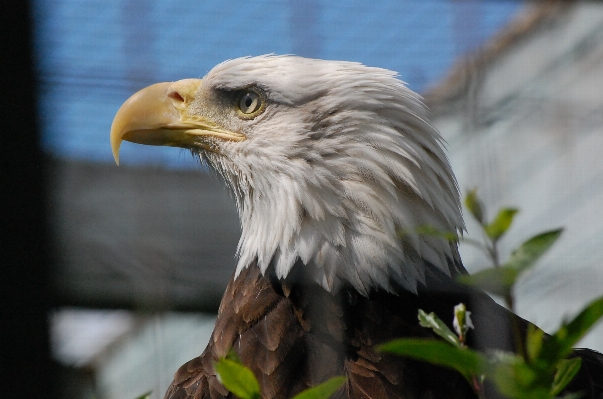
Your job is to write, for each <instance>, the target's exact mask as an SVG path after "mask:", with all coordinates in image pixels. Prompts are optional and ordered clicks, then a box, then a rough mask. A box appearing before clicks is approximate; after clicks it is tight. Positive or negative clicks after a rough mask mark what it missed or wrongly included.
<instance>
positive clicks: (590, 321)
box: [542, 297, 603, 364]
mask: <svg viewBox="0 0 603 399" xmlns="http://www.w3.org/2000/svg"><path fill="white" fill-rule="evenodd" d="M602 317H603V297H600V298H598V299H596V300H594V301H592V302H591V303H590V304H589V305H588V306H587V307H586V308H584V309H583V310H582V312H580V314H578V315H577V316H576V317H574V319H573V320H571V321H570V322H569V323H563V325H562V326H561V327H560V328H559V330H557V332H556V333H555V334H553V336H552V337H550V339H548V340H546V341H545V342H544V343H543V349H542V358H543V359H545V360H547V361H548V362H549V363H550V364H555V363H556V362H557V361H558V360H560V359H563V358H564V357H566V356H567V355H568V354H569V353H570V352H571V351H572V347H573V346H574V345H576V344H577V343H578V341H579V340H580V339H582V337H584V335H586V333H587V332H588V330H590V328H591V327H592V326H594V325H595V324H596V323H597V322H598V321H599V320H600V319H601V318H602Z"/></svg>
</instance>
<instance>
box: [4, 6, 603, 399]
mask: <svg viewBox="0 0 603 399" xmlns="http://www.w3.org/2000/svg"><path fill="white" fill-rule="evenodd" d="M29 12H30V14H29V15H30V16H31V25H30V26H31V29H32V30H31V33H32V43H33V65H34V74H35V75H34V76H35V79H36V82H37V86H36V92H37V95H38V99H37V112H38V118H37V119H36V121H37V124H38V126H39V132H40V136H39V137H40V143H41V150H42V152H41V157H42V158H41V161H39V162H38V163H37V164H36V165H37V167H40V168H41V169H42V173H43V177H44V179H45V183H46V184H45V186H44V187H45V190H46V191H45V194H44V195H45V202H44V206H43V212H45V214H46V216H47V217H48V221H49V225H48V226H49V227H48V236H47V237H48V243H49V245H48V248H49V250H48V253H49V257H48V259H50V260H48V261H47V262H46V263H44V262H42V264H40V265H37V266H36V267H38V268H40V269H44V273H47V277H48V278H47V282H48V284H47V292H48V297H49V298H51V299H50V300H49V302H48V303H49V305H48V307H47V310H48V311H49V315H48V319H47V327H48V332H47V334H48V340H49V342H50V346H49V351H50V354H51V357H52V359H53V362H54V364H55V365H56V370H57V380H58V381H59V383H60V384H59V390H58V393H57V395H58V396H57V397H61V398H82V399H84V398H85V399H91V398H97V399H133V398H135V397H137V396H139V395H141V394H143V393H145V392H147V391H153V393H152V398H161V397H163V393H164V392H165V390H166V388H167V386H168V385H169V383H170V381H171V378H172V375H173V373H174V372H175V371H176V369H177V368H178V367H179V366H180V365H181V364H182V363H184V362H186V361H187V360H189V359H191V358H193V357H195V356H197V355H199V354H200V353H201V352H202V351H203V349H204V347H205V345H206V342H207V340H208V338H209V335H210V334H211V331H212V329H213V320H214V314H215V312H216V311H217V306H218V304H219V300H220V298H221V295H222V293H223V290H224V287H225V285H226V282H227V281H228V279H229V277H230V275H231V273H232V271H233V268H234V265H235V259H234V253H235V249H236V244H237V241H238V237H239V223H238V218H237V214H236V210H235V206H234V201H233V199H232V197H231V196H230V195H229V193H228V192H227V191H226V189H225V188H224V187H223V184H222V182H221V181H220V180H219V179H218V178H217V177H216V176H214V175H213V174H211V173H208V171H207V170H205V169H204V167H202V166H201V165H200V164H199V163H198V162H197V161H196V160H195V159H194V158H193V157H192V156H191V155H190V154H189V153H187V152H186V151H183V150H178V149H173V148H167V147H145V146H135V145H132V144H129V143H124V144H123V146H122V151H121V157H120V159H121V165H120V167H117V166H116V165H115V163H114V161H113V157H112V155H111V151H110V146H109V129H110V126H111V122H112V119H113V116H114V115H115V112H116V111H117V109H118V108H119V107H120V105H121V104H122V103H123V101H124V100H125V99H127V98H128V97H129V96H130V95H131V94H132V93H134V92H135V91H137V90H139V89H140V88H142V87H145V86H147V85H149V84H152V83H155V82H160V81H171V80H178V79H182V78H189V77H202V76H203V75H205V74H206V73H207V72H208V71H209V70H210V69H211V68H212V67H213V66H214V65H216V64H217V63H220V62H222V61H224V60H227V59H231V58H236V57H240V56H247V55H259V54H266V53H276V54H297V55H302V56H306V57H317V58H325V59H340V60H350V61H358V62H362V63H364V64H367V65H370V66H379V67H384V68H388V69H391V70H394V71H397V72H398V73H399V75H400V79H402V80H404V81H405V82H407V83H408V85H409V87H410V88H411V89H413V90H415V91H417V92H419V93H421V94H423V95H424V97H425V101H426V103H427V104H428V106H429V107H430V108H431V110H432V117H433V121H434V123H435V125H436V126H437V127H438V129H439V130H440V131H441V133H442V135H443V136H444V138H445V139H446V141H447V143H448V155H449V157H450V160H451V163H452V166H453V169H454V170H455V172H456V174H457V178H458V180H459V186H460V188H461V191H463V193H464V192H466V191H467V190H469V189H472V188H478V194H479V195H480V196H481V197H482V199H483V200H484V203H485V205H486V208H487V210H488V216H489V217H492V216H494V213H495V212H496V210H497V209H498V207H500V206H515V207H518V208H520V210H521V213H520V214H519V215H518V216H517V217H516V222H515V224H514V226H513V227H512V228H511V230H510V231H509V234H508V237H506V238H505V239H504V240H503V242H502V254H503V257H504V256H506V255H508V253H509V252H510V250H511V249H512V248H514V247H516V246H517V245H519V244H520V243H521V242H522V241H524V240H525V239H527V238H529V237H530V236H532V235H534V234H536V233H538V232H541V231H543V230H547V229H552V228H557V227H564V228H565V232H564V234H563V236H562V238H561V239H560V240H559V243H558V244H557V245H556V246H555V247H554V248H553V249H552V250H551V251H550V253H548V254H547V255H546V257H545V258H544V259H543V260H542V261H541V262H540V263H539V265H538V266H537V267H536V268H535V269H534V270H533V271H532V272H530V274H529V275H527V276H525V277H524V278H523V279H522V281H521V282H520V283H519V285H518V287H517V292H516V296H517V308H518V311H519V314H520V315H521V316H523V317H524V318H527V319H529V320H531V321H533V322H535V323H536V324H538V325H539V326H541V327H542V328H544V329H545V330H546V331H553V330H554V329H555V328H556V327H558V326H559V324H560V323H561V321H562V320H563V319H564V318H567V317H569V316H571V315H573V314H575V313H576V312H577V311H579V310H580V309H581V308H582V307H583V306H584V305H585V304H586V303H587V302H589V301H590V300H592V299H593V298H595V297H597V296H600V295H603V265H602V260H603V212H602V211H601V204H603V157H602V156H601V154H600V153H601V151H603V134H602V133H603V5H601V4H599V3H597V2H572V1H564V2H557V1H532V2H525V3H524V2H520V1H504V0H423V1H420V0H405V1H401V0H377V1H372V2H366V1H350V2H345V3H342V2H330V1H326V0H306V1H294V0H290V1H270V0H258V1H253V2H249V1H229V2H219V1H198V2H182V1H177V0H144V1H142V0H102V1H101V0H89V1H85V2H83V1H79V0H34V1H31V2H30V10H29ZM9 56H10V55H9ZM5 79H6V78H5ZM467 219H469V217H467ZM467 222H468V236H469V237H471V238H475V239H479V238H480V236H479V231H478V230H477V229H476V225H475V224H474V223H472V222H471V221H470V220H468V221H467ZM461 253H462V256H463V260H464V262H465V265H466V267H467V268H468V269H469V270H470V271H472V270H473V271H475V270H479V269H480V268H483V267H485V266H486V265H487V261H486V259H485V258H484V257H483V256H481V254H480V253H479V252H477V251H476V250H474V249H472V248H471V247H469V246H465V245H462V248H461ZM49 265H52V266H49ZM31 270H32V273H36V271H35V270H37V269H35V267H34V268H32V269H31ZM44 334H46V333H44ZM581 345H583V346H587V347H591V348H594V349H598V350H600V351H603V326H602V325H599V326H598V327H597V328H596V329H595V330H594V331H593V332H592V333H591V334H590V335H589V336H587V337H586V338H585V339H584V340H583V342H582V343H581Z"/></svg>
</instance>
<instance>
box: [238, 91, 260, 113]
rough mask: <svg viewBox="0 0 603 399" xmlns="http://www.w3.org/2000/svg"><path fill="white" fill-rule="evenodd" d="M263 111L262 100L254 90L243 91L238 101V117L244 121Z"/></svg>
mask: <svg viewBox="0 0 603 399" xmlns="http://www.w3.org/2000/svg"><path fill="white" fill-rule="evenodd" d="M263 110H264V98H263V97H262V95H261V94H260V93H258V92H256V91H255V90H249V89H248V90H244V91H242V92H241V95H240V96H239V101H238V111H239V115H240V116H241V117H243V118H244V119H250V118H254V117H256V116H257V115H259V114H260V113H261V112H262V111H263Z"/></svg>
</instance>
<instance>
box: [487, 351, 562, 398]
mask: <svg viewBox="0 0 603 399" xmlns="http://www.w3.org/2000/svg"><path fill="white" fill-rule="evenodd" d="M492 377H493V379H494V382H495V383H496V387H497V388H498V390H499V391H500V393H502V394H503V395H506V396H508V397H510V398H514V399H550V398H551V396H550V388H549V387H548V386H544V385H543V384H539V383H538V382H539V379H540V377H541V376H540V375H539V374H538V373H537V372H536V370H534V369H532V368H531V367H530V366H529V365H527V364H526V363H524V361H523V359H521V357H520V356H513V357H512V358H510V359H509V360H507V361H504V362H499V363H498V364H496V366H495V367H494V370H493V374H492Z"/></svg>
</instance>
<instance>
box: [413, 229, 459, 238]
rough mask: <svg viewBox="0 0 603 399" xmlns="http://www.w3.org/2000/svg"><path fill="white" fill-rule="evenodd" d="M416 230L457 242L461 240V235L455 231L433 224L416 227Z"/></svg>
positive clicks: (421, 233) (419, 233) (423, 234)
mask: <svg viewBox="0 0 603 399" xmlns="http://www.w3.org/2000/svg"><path fill="white" fill-rule="evenodd" d="M415 232H416V234H418V235H421V236H428V237H438V238H443V239H445V240H447V241H452V242H457V241H458V240H459V237H458V236H457V235H456V234H455V233H452V232H449V231H442V230H438V229H437V228H435V227H433V226H431V225H424V226H419V227H417V228H416V229H415Z"/></svg>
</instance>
